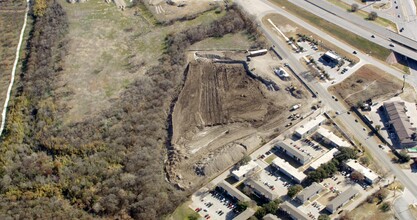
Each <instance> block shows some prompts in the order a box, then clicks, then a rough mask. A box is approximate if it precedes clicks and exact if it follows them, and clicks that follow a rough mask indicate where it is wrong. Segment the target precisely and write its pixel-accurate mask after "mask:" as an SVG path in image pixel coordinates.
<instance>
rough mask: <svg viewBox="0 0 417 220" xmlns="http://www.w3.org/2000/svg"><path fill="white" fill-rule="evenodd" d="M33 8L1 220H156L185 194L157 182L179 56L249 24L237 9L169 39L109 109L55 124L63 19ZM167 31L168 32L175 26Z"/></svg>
mask: <svg viewBox="0 0 417 220" xmlns="http://www.w3.org/2000/svg"><path fill="white" fill-rule="evenodd" d="M39 2H41V3H42V4H43V5H41V6H39V5H38V6H37V5H36V3H35V6H34V8H35V9H36V10H34V12H33V14H32V16H33V20H34V24H33V27H32V31H31V32H30V34H29V35H30V37H29V41H28V43H27V47H26V56H24V57H25V59H24V61H23V65H22V74H21V75H20V78H19V79H18V82H17V84H16V88H15V89H14V93H13V99H12V102H11V103H10V104H11V105H10V107H9V110H8V120H7V127H6V132H5V134H4V135H3V137H2V140H1V143H0V145H1V146H0V181H1V183H0V219H7V218H8V217H12V218H41V219H47V218H51V217H55V218H59V219H70V218H77V219H79V218H81V219H85V218H97V217H112V218H121V219H130V218H133V219H160V218H161V217H162V216H165V215H167V214H169V213H170V212H172V211H173V210H174V209H175V208H176V206H177V205H178V204H179V203H181V202H182V201H184V199H185V198H186V196H187V195H189V193H190V192H183V191H180V190H177V189H176V188H175V187H174V186H172V185H171V184H170V183H169V182H168V181H167V179H166V174H165V172H164V166H165V161H166V160H167V138H168V132H167V128H168V126H169V120H168V117H169V108H170V103H171V102H172V100H173V99H174V98H175V96H176V94H178V93H179V91H180V88H181V83H182V78H183V76H182V74H183V72H184V68H185V66H186V60H185V53H184V51H185V49H186V48H187V47H188V46H189V45H191V44H193V43H195V42H197V41H200V40H203V39H205V38H207V37H221V36H223V35H224V34H227V33H235V32H238V31H242V30H248V32H251V33H252V32H253V33H255V30H256V28H255V25H254V24H253V23H252V22H251V21H250V19H248V18H247V17H245V16H244V15H243V14H242V13H241V12H240V11H239V10H238V9H237V8H236V7H234V6H232V7H230V8H229V9H228V11H227V13H226V15H225V16H224V17H222V18H220V19H219V20H217V21H215V22H213V23H211V24H207V25H200V26H198V27H197V28H192V29H189V30H186V31H184V32H182V33H176V34H171V35H168V36H167V38H166V41H165V53H164V54H163V55H161V58H160V61H159V65H157V66H154V67H150V68H149V70H148V71H147V73H146V76H145V77H143V78H140V79H139V80H137V81H136V82H134V83H133V84H132V85H131V86H130V87H128V88H127V89H126V91H125V92H124V93H123V94H122V95H121V97H120V98H119V99H118V100H116V101H115V102H114V103H113V106H112V107H111V108H109V110H105V111H103V112H102V113H101V114H100V115H98V116H95V117H94V118H90V119H88V120H86V121H83V122H80V123H73V124H69V125H64V124H63V123H62V121H61V120H60V117H59V116H60V115H62V114H65V112H66V111H67V110H66V109H61V108H58V107H57V104H56V103H57V100H59V99H60V98H62V97H60V96H61V95H62V94H56V93H55V90H56V89H57V87H58V86H59V84H58V83H57V81H56V80H57V78H58V76H59V75H60V74H62V70H63V69H64V68H65V65H64V63H63V58H64V57H65V55H66V45H67V39H66V33H67V31H68V23H67V17H66V14H65V11H64V10H63V9H62V7H61V6H60V5H59V4H58V3H57V2H55V1H39ZM174 25H175V24H174Z"/></svg>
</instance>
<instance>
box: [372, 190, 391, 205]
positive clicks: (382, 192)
mask: <svg viewBox="0 0 417 220" xmlns="http://www.w3.org/2000/svg"><path fill="white" fill-rule="evenodd" d="M388 194H389V192H388V190H387V189H385V188H382V189H380V190H378V192H376V193H375V196H376V197H377V198H378V199H379V201H381V202H382V201H384V199H386V198H387V196H388Z"/></svg>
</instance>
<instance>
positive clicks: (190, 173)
mask: <svg viewBox="0 0 417 220" xmlns="http://www.w3.org/2000/svg"><path fill="white" fill-rule="evenodd" d="M278 81H279V79H278ZM286 83H288V82H286ZM280 86H282V85H280ZM308 98H309V97H304V98H300V97H298V98H296V97H293V96H292V95H291V94H290V93H288V92H287V91H285V89H284V88H282V89H279V90H278V91H276V90H274V89H271V88H270V87H269V86H268V85H265V82H264V81H263V80H260V79H259V77H257V76H256V75H254V74H253V73H251V72H249V70H247V68H246V69H245V66H244V64H243V63H232V64H225V63H221V64H220V63H213V62H208V61H207V60H205V61H192V62H191V63H190V64H189V68H188V72H187V73H186V78H185V82H184V86H183V89H182V91H181V92H180V94H179V97H178V100H177V101H176V103H175V106H174V108H173V112H172V137H171V147H172V150H171V151H172V152H174V153H172V152H171V155H170V157H169V163H168V166H167V173H168V177H169V179H170V181H171V182H174V183H176V184H177V186H178V187H179V188H183V189H187V188H192V187H196V186H199V185H201V184H203V183H204V182H205V180H207V178H211V177H213V176H215V175H216V174H219V173H220V172H222V171H224V170H225V169H227V168H228V167H230V166H232V165H233V164H234V163H236V162H237V161H239V160H240V159H241V158H242V157H243V156H244V155H245V154H249V153H251V152H252V151H254V150H255V149H257V148H258V147H260V146H261V145H262V144H263V143H265V142H266V141H269V140H271V139H272V138H273V137H275V136H276V135H277V134H279V133H280V132H281V131H282V130H284V129H285V128H286V127H285V125H286V123H288V122H286V121H287V120H288V119H287V117H288V116H289V115H290V114H291V113H292V112H290V111H289V109H290V108H291V106H292V105H294V104H297V103H301V102H303V103H306V100H307V99H308ZM305 109H308V107H305ZM305 109H303V110H301V109H300V112H301V111H305Z"/></svg>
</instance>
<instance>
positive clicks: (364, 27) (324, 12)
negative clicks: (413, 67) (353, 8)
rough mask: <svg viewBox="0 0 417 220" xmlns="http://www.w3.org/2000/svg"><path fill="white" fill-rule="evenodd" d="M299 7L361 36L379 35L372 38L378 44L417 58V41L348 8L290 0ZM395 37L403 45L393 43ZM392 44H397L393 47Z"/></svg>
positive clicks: (316, 2)
mask: <svg viewBox="0 0 417 220" xmlns="http://www.w3.org/2000/svg"><path fill="white" fill-rule="evenodd" d="M289 1H290V2H291V3H293V4H295V5H297V6H298V7H301V8H304V9H305V10H307V11H309V12H311V13H313V14H315V15H317V16H319V17H321V18H323V19H325V20H327V21H329V22H332V23H334V24H336V25H338V26H340V27H342V28H344V29H347V30H349V31H351V32H353V33H355V34H357V35H359V36H362V37H364V38H366V39H370V37H371V35H378V36H379V37H380V38H379V39H370V40H371V41H373V42H374V43H376V44H379V45H381V46H383V47H386V48H388V49H391V50H393V51H395V52H397V53H399V54H402V55H405V56H407V57H409V58H413V59H417V41H414V40H412V39H410V38H408V37H405V36H402V35H400V34H397V33H395V32H393V31H391V30H388V29H387V28H384V27H381V26H379V25H377V24H374V23H372V22H369V21H366V20H364V19H363V18H362V17H359V16H356V15H354V14H352V13H350V12H347V11H346V10H344V9H342V8H339V7H337V6H335V5H333V4H331V3H329V2H327V1H325V0H314V1H312V0H289ZM391 39H394V40H395V41H397V42H400V43H401V44H404V45H407V46H408V47H410V48H412V49H410V48H408V47H405V46H403V45H400V44H397V43H393V42H392V41H391ZM390 44H393V45H395V46H394V47H391V46H390Z"/></svg>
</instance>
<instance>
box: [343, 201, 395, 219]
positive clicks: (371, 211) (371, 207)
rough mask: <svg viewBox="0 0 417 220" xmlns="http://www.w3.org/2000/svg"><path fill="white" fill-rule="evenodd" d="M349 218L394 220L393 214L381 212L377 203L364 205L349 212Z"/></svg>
mask: <svg viewBox="0 0 417 220" xmlns="http://www.w3.org/2000/svg"><path fill="white" fill-rule="evenodd" d="M348 216H349V217H350V219H355V220H381V219H384V220H388V219H394V214H393V213H392V212H386V213H384V212H381V211H380V210H379V208H378V206H377V205H376V203H372V204H370V203H367V202H365V203H363V204H362V205H360V206H358V207H357V208H355V209H354V210H353V211H351V212H349V214H348Z"/></svg>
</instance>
